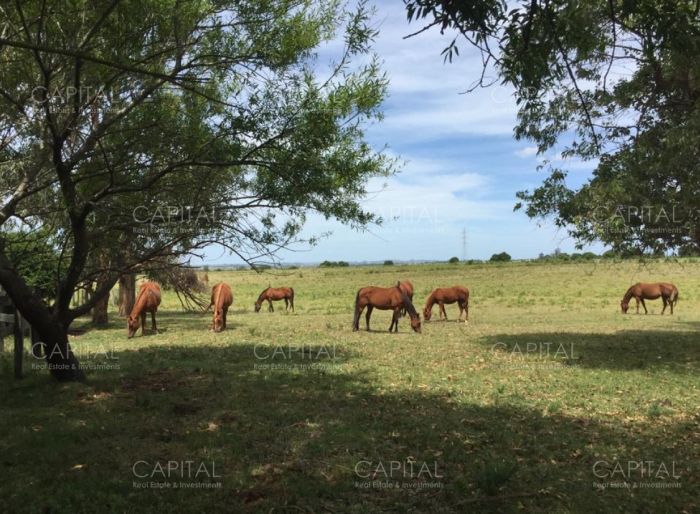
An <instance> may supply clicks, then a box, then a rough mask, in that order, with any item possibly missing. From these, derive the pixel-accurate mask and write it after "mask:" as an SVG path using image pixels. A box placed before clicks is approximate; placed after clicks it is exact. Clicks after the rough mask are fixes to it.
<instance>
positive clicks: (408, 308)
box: [396, 282, 420, 318]
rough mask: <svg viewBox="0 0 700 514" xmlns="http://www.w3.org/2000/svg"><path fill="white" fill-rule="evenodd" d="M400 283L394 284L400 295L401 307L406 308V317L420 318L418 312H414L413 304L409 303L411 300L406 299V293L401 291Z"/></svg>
mask: <svg viewBox="0 0 700 514" xmlns="http://www.w3.org/2000/svg"><path fill="white" fill-rule="evenodd" d="M400 285H401V282H398V283H397V284H396V289H398V290H399V293H401V300H403V305H404V307H406V311H407V312H408V315H409V316H410V317H411V318H420V316H418V312H416V308H415V307H414V306H413V303H412V302H411V299H410V298H409V297H408V295H407V294H406V293H404V292H403V289H401V287H400Z"/></svg>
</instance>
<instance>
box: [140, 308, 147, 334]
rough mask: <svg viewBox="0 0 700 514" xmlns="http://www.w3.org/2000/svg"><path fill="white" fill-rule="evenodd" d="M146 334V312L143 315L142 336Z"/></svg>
mask: <svg viewBox="0 0 700 514" xmlns="http://www.w3.org/2000/svg"><path fill="white" fill-rule="evenodd" d="M145 333H146V311H143V312H142V313H141V335H144V334H145Z"/></svg>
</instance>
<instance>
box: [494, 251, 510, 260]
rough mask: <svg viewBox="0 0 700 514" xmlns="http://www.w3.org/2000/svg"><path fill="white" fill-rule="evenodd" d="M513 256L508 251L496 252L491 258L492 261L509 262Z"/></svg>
mask: <svg viewBox="0 0 700 514" xmlns="http://www.w3.org/2000/svg"><path fill="white" fill-rule="evenodd" d="M510 259H511V257H510V255H508V254H507V253H506V252H501V253H494V254H493V255H492V256H491V258H490V259H489V260H490V261H491V262H508V261H510Z"/></svg>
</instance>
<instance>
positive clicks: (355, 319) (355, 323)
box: [352, 289, 362, 330]
mask: <svg viewBox="0 0 700 514" xmlns="http://www.w3.org/2000/svg"><path fill="white" fill-rule="evenodd" d="M360 291H362V289H358V290H357V294H356V295H355V315H354V316H353V318H352V329H353V330H360Z"/></svg>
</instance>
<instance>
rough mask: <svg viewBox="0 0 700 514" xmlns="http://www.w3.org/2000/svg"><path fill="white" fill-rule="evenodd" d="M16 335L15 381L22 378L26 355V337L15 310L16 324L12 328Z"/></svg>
mask: <svg viewBox="0 0 700 514" xmlns="http://www.w3.org/2000/svg"><path fill="white" fill-rule="evenodd" d="M12 328H13V332H14V334H15V379H17V380H19V379H21V378H22V357H23V354H24V348H23V346H24V335H23V334H22V325H21V321H20V319H19V312H18V311H17V309H15V322H14V324H13V326H12Z"/></svg>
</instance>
